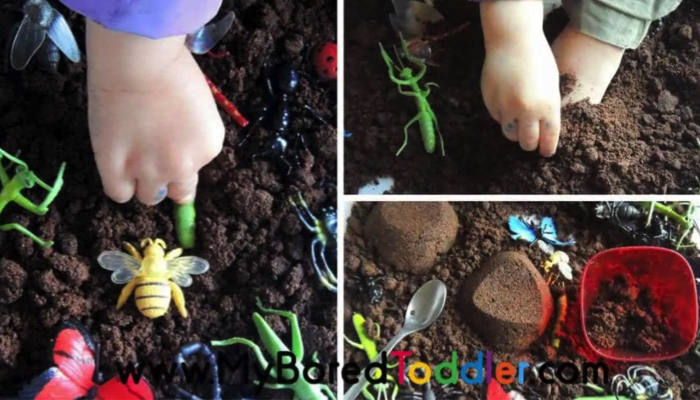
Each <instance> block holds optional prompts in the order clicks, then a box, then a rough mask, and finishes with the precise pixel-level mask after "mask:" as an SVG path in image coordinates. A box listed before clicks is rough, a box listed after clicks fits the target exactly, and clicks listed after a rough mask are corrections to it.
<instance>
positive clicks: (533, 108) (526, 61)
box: [481, 34, 561, 157]
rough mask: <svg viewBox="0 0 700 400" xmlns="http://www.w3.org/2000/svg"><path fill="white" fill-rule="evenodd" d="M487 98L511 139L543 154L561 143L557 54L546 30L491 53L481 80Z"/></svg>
mask: <svg viewBox="0 0 700 400" xmlns="http://www.w3.org/2000/svg"><path fill="white" fill-rule="evenodd" d="M481 90H482V94H483V96H484V102H485V103H486V107H487V108H488V110H489V112H490V113H491V116H492V117H493V118H494V119H495V120H496V121H498V122H499V123H500V124H501V126H502V127H503V134H504V135H505V136H506V138H508V139H509V140H512V141H514V142H520V147H522V149H523V150H526V151H533V150H535V149H537V148H538V147H539V149H540V154H542V155H543V156H545V157H550V156H552V155H554V153H555V152H556V149H557V143H558V142H559V131H560V107H561V96H560V94H559V73H558V70H557V64H556V62H555V60H554V56H553V55H552V52H551V50H550V48H549V45H548V44H547V40H546V39H545V37H544V34H542V37H541V38H535V40H534V41H532V42H518V43H515V42H512V43H509V44H508V45H502V46H500V47H499V48H493V49H490V50H489V51H487V54H486V60H485V62H484V70H483V75H482V78H481Z"/></svg>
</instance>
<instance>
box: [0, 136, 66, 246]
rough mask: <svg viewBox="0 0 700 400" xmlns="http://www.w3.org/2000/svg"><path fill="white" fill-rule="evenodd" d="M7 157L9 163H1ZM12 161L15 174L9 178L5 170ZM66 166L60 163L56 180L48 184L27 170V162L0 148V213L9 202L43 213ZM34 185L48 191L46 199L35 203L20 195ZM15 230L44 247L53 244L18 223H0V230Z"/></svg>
mask: <svg viewBox="0 0 700 400" xmlns="http://www.w3.org/2000/svg"><path fill="white" fill-rule="evenodd" d="M3 157H4V158H7V159H8V160H9V161H10V162H11V163H10V164H9V165H7V166H3V165H2V159H3ZM12 163H14V164H17V168H16V172H15V176H13V177H12V178H10V176H9V175H8V174H7V172H6V170H7V169H9V168H10V166H12ZM65 168H66V163H62V164H61V167H60V168H59V170H58V175H57V176H56V181H55V182H54V184H53V186H49V185H47V184H46V183H44V182H43V181H42V180H41V179H39V178H38V177H37V176H36V175H34V173H33V172H32V171H30V170H29V167H28V166H27V164H25V163H24V161H22V160H20V159H18V158H16V157H13V156H11V155H9V154H7V153H6V152H5V151H4V150H2V149H0V182H1V183H2V191H0V213H2V211H3V210H4V209H5V207H6V206H7V205H8V204H10V203H16V204H17V205H19V206H20V207H22V208H24V209H25V210H27V211H29V212H31V213H33V214H36V215H45V214H46V213H47V212H48V210H49V208H48V207H49V205H50V204H51V202H53V201H54V199H55V198H56V196H58V192H59V191H60V190H61V188H62V187H63V171H64V170H65ZM34 185H39V186H40V187H41V188H43V189H45V190H46V191H48V192H49V193H48V195H46V199H44V201H43V202H42V203H41V204H39V205H36V204H34V203H32V202H31V201H29V200H28V199H27V198H26V197H24V196H23V195H22V193H21V192H22V190H24V189H31V188H33V187H34ZM11 230H16V231H18V232H20V233H22V234H24V235H26V236H27V237H29V238H31V239H32V240H33V241H34V242H36V243H38V244H39V245H40V246H42V247H44V248H49V247H51V246H53V241H50V240H49V241H44V240H41V239H39V237H38V236H36V235H35V234H33V233H31V232H30V231H29V230H28V229H27V228H25V227H23V226H22V225H20V224H16V223H11V224H4V225H0V231H11Z"/></svg>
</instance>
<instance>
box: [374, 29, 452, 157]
mask: <svg viewBox="0 0 700 400" xmlns="http://www.w3.org/2000/svg"><path fill="white" fill-rule="evenodd" d="M401 47H402V49H403V54H404V56H405V57H406V58H407V59H408V60H409V61H411V62H412V63H413V64H415V65H417V66H418V67H420V70H419V72H418V74H417V75H415V76H414V75H413V70H412V69H411V68H409V67H405V66H404V65H403V62H402V61H401V57H400V56H398V53H397V60H398V62H399V65H401V68H399V67H397V66H396V64H394V62H393V61H392V60H391V58H390V57H389V54H387V52H386V50H384V46H382V44H381V43H379V48H380V50H381V52H382V57H383V58H384V62H385V63H386V65H387V66H388V67H389V78H390V79H391V81H392V82H394V83H396V84H397V85H398V88H399V93H401V94H403V95H405V96H412V97H415V99H416V106H417V107H418V114H416V116H415V117H413V119H411V120H410V121H409V122H408V123H407V124H406V126H404V129H403V131H404V142H403V145H402V146H401V148H400V149H399V151H398V152H396V155H397V156H398V155H399V154H401V152H402V151H403V149H404V148H405V147H406V145H407V144H408V128H409V127H410V126H411V125H413V124H414V123H416V122H418V123H419V125H420V130H421V136H422V137H423V145H424V146H425V151H426V152H428V153H429V154H432V153H433V152H434V151H435V131H437V134H438V137H439V139H440V148H441V149H442V155H443V156H444V155H445V144H444V142H443V140H442V134H441V133H440V127H439V126H438V122H437V117H435V113H434V112H433V110H432V108H431V107H430V103H428V96H429V95H430V86H435V87H438V85H437V84H436V83H433V82H428V83H426V84H425V89H421V88H420V87H419V86H418V82H419V81H420V80H421V79H423V76H424V75H425V72H426V70H427V67H426V65H425V63H424V62H423V61H421V60H419V59H417V58H415V57H413V56H412V55H411V54H410V53H409V51H408V48H407V47H406V41H405V40H403V38H402V39H401ZM394 69H396V70H398V71H399V76H400V77H401V79H398V78H396V75H395V74H394ZM401 86H409V87H410V88H411V90H410V91H406V90H403V89H402V88H401Z"/></svg>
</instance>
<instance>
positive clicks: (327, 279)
mask: <svg viewBox="0 0 700 400" xmlns="http://www.w3.org/2000/svg"><path fill="white" fill-rule="evenodd" d="M319 243H321V241H320V240H319V239H314V240H313V241H312V242H311V263H312V264H313V265H314V269H315V270H316V276H317V277H318V279H319V280H320V281H321V284H322V285H323V287H325V288H326V289H328V290H330V291H331V292H335V293H337V292H338V288H336V287H334V286H333V284H335V283H336V279H335V276H334V275H333V273H332V272H330V269H329V268H328V263H326V259H325V256H324V255H323V248H321V257H322V258H323V261H324V264H325V265H324V269H325V270H326V272H327V273H330V276H328V275H326V274H324V273H322V272H321V269H320V268H319V267H318V261H317V260H316V245H317V244H319Z"/></svg>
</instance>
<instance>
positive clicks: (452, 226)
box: [364, 202, 459, 274]
mask: <svg viewBox="0 0 700 400" xmlns="http://www.w3.org/2000/svg"><path fill="white" fill-rule="evenodd" d="M458 228H459V221H458V220H457V214H455V211H454V209H453V208H452V206H451V205H450V204H449V203H447V202H444V203H423V202H420V203H395V202H391V203H380V204H378V205H377V206H376V207H375V208H374V210H373V211H372V213H371V214H370V216H369V218H368V220H367V224H366V225H365V229H364V232H365V240H367V241H368V242H369V243H372V244H373V245H374V247H375V249H376V250H377V254H379V256H380V257H381V258H382V260H383V261H384V262H386V263H387V264H390V265H393V266H394V267H396V268H397V269H398V270H401V271H407V272H413V273H416V274H424V273H426V272H428V271H429V270H430V268H431V267H432V266H433V264H435V260H436V259H437V257H438V255H440V254H443V253H445V252H447V251H448V250H449V249H450V247H452V245H453V244H454V242H455V238H456V237H457V229H458Z"/></svg>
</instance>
